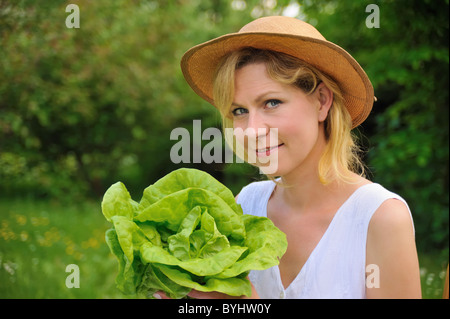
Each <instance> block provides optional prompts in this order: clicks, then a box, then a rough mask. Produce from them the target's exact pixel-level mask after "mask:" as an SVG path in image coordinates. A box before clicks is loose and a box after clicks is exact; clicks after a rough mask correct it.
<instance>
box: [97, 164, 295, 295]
mask: <svg viewBox="0 0 450 319" xmlns="http://www.w3.org/2000/svg"><path fill="white" fill-rule="evenodd" d="M102 212H103V215H104V216H105V218H106V219H107V220H108V221H110V222H111V223H112V224H113V227H112V228H111V229H109V230H108V231H107V232H106V242H107V244H108V246H109V247H110V250H111V252H112V253H113V254H114V255H115V256H116V257H117V259H118V261H119V272H118V275H117V277H116V284H117V287H118V288H119V289H120V290H121V291H122V292H123V293H125V294H135V293H136V294H138V295H139V296H143V297H148V298H151V297H152V296H153V294H154V293H155V292H156V291H160V290H161V291H164V292H165V293H166V294H167V295H168V296H169V297H171V298H182V297H185V296H186V295H187V294H188V293H189V292H190V291H191V289H196V290H199V291H203V292H210V291H218V292H222V293H225V294H228V295H231V296H241V295H247V296H249V295H250V294H251V284H250V282H249V281H248V279H247V278H246V277H247V275H248V273H249V271H250V270H263V269H267V268H270V267H272V266H274V265H277V264H278V262H279V258H281V256H282V255H283V254H284V252H285V251H286V248H287V241H286V236H285V234H284V233H282V232H281V231H280V230H279V229H278V228H276V227H275V226H274V225H273V223H272V222H271V221H270V220H269V219H268V218H263V217H255V216H252V215H244V214H243V213H242V209H241V207H240V206H239V205H238V204H237V203H236V202H235V199H234V196H233V194H232V193H231V191H230V190H229V189H228V188H226V187H225V186H224V185H223V184H221V183H220V182H218V181H217V180H216V179H214V178H213V177H212V176H210V175H209V174H207V173H205V172H202V171H199V170H195V169H185V168H183V169H179V170H176V171H173V172H171V173H170V174H168V175H166V176H165V177H163V178H161V179H160V180H159V181H157V182H156V183H155V184H153V185H151V186H149V187H147V188H146V189H145V190H144V193H143V197H142V199H141V201H140V202H139V203H137V202H135V201H133V200H132V199H131V197H130V194H129V193H128V191H127V189H126V188H125V186H124V185H123V184H122V183H121V182H117V183H115V184H113V185H112V186H111V187H110V188H109V189H108V190H107V191H106V193H105V195H104V197H103V201H102Z"/></svg>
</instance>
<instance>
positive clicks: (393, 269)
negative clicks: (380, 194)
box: [366, 198, 420, 298]
mask: <svg viewBox="0 0 450 319" xmlns="http://www.w3.org/2000/svg"><path fill="white" fill-rule="evenodd" d="M369 264H372V265H377V267H378V269H379V274H380V278H381V279H380V284H379V287H380V288H379V289H367V290H366V292H367V297H368V298H388V297H389V298H391V297H392V298H410V297H412V298H417V297H418V298H420V274H419V266H418V258H417V250H416V245H415V238H414V226H413V223H412V218H411V214H410V211H409V208H408V206H407V205H406V203H405V202H403V201H402V200H398V199H394V198H391V199H388V200H386V201H384V202H383V203H382V204H381V205H380V207H379V208H378V209H377V210H376V212H375V213H374V214H373V216H372V219H371V221H370V224H369V229H368V233H367V251H366V265H369Z"/></svg>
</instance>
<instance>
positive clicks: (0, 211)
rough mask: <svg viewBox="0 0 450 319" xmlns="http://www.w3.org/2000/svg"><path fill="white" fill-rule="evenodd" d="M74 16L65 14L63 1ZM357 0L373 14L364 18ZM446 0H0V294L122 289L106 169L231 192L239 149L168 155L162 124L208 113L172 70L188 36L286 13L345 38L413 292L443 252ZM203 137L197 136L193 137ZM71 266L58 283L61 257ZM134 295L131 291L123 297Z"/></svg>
mask: <svg viewBox="0 0 450 319" xmlns="http://www.w3.org/2000/svg"><path fill="white" fill-rule="evenodd" d="M72 3H73V4H76V5H78V7H79V11H80V28H67V27H66V23H65V22H66V18H67V17H68V16H69V15H70V14H71V13H70V12H66V7H67V5H69V4H72ZM369 4H377V5H378V7H379V12H380V15H379V22H380V25H379V28H368V27H367V26H366V18H367V17H368V16H369V15H370V14H371V13H370V12H366V7H367V5H369ZM448 6H449V3H448V0H434V1H431V0H422V1H419V0H408V1H406V0H396V1H393V0H384V1H375V0H371V1H370V0H369V1H365V0H359V1H353V0H339V1H338V0H330V1H322V0H309V1H291V0H278V1H277V0H232V1H231V0H230V1H225V0H213V1H200V0H178V1H175V0H173V1H171V0H166V1H150V0H140V1H139V0H134V1H131V0H115V1H107V0H95V1H92V0H69V1H62V0H53V1H36V0H33V1H32V0H15V1H10V0H0V298H122V297H124V296H122V295H121V294H120V293H119V292H118V291H117V290H116V288H115V285H114V279H115V276H116V274H117V262H116V260H115V259H114V257H113V256H112V255H111V254H110V253H109V249H108V247H107V246H106V244H105V241H104V233H105V231H106V230H107V229H108V228H109V227H110V226H109V225H108V223H107V222H106V220H105V219H104V218H103V216H102V214H101V209H100V203H101V199H102V195H103V194H104V192H105V191H106V189H107V188H108V187H109V186H110V185H111V184H112V183H114V182H116V181H118V180H120V181H122V182H124V183H125V185H126V186H127V188H128V189H129V190H130V192H131V194H132V197H133V198H134V199H135V200H137V201H139V200H140V198H141V196H142V191H143V189H144V188H145V187H147V186H149V185H150V184H152V183H154V182H155V181H156V180H157V179H159V178H160V177H162V176H164V175H165V174H167V173H169V172H170V171H172V170H175V169H177V168H180V167H195V168H198V169H202V170H204V171H207V172H209V173H210V174H212V175H213V176H214V177H216V178H218V179H219V180H220V181H221V182H223V183H224V184H225V185H226V186H228V187H229V188H230V189H231V190H232V191H233V192H234V193H235V194H237V193H238V192H239V190H240V189H241V188H242V187H243V186H245V185H246V184H248V183H249V182H251V181H254V180H256V179H260V178H261V176H260V175H259V174H258V171H257V170H255V169H254V168H252V167H250V166H248V165H245V164H206V163H198V164H183V163H180V164H173V163H172V162H171V160H170V149H171V147H172V146H173V145H174V144H175V143H176V142H177V141H173V140H170V138H169V136H170V133H171V131H172V130H173V129H174V128H176V127H184V128H186V129H188V130H189V131H192V125H193V120H194V119H201V121H202V129H203V130H204V129H205V128H208V127H218V128H220V117H219V114H218V112H216V110H215V109H214V108H213V107H212V106H210V105H209V104H208V103H207V102H205V101H203V100H202V99H201V98H199V97H198V96H197V95H195V93H193V91H192V90H191V89H190V87H189V86H188V85H187V83H186V82H185V80H184V78H183V76H182V74H181V70H180V66H179V62H180V58H181V56H182V55H183V53H184V52H185V51H186V50H187V49H189V48H190V47H192V46H193V45H195V44H198V43H201V42H204V41H206V40H209V39H211V38H214V37H217V36H220V35H222V34H225V33H230V32H235V31H237V30H239V29H240V27H242V26H243V25H244V24H246V23H248V22H250V21H251V20H253V19H255V18H258V17H261V16H267V15H288V16H292V17H297V18H300V19H303V20H305V21H307V22H310V23H311V24H313V25H315V26H316V27H317V28H318V29H319V30H320V31H321V33H322V34H323V35H324V36H325V37H326V38H327V39H328V40H330V41H332V42H335V43H337V44H339V45H340V46H341V47H343V48H345V49H346V50H347V51H349V52H350V53H351V54H352V55H353V56H354V57H355V58H356V59H357V60H358V61H359V63H360V64H361V65H362V66H363V68H364V69H365V70H366V72H367V74H368V75H369V77H370V78H371V80H372V83H373V85H374V88H375V95H376V96H377V98H378V101H377V102H376V103H375V105H374V108H373V112H372V114H371V116H370V117H369V119H368V120H367V121H366V122H365V123H364V124H363V125H362V126H360V127H359V128H358V129H357V130H355V133H356V134H357V135H359V136H360V138H361V143H362V144H363V146H364V149H365V151H366V152H365V155H364V157H365V161H366V163H367V166H368V167H369V169H370V175H369V178H370V179H371V180H373V181H375V182H378V183H381V184H383V185H384V186H385V187H386V188H388V189H390V190H392V191H394V192H396V193H398V194H400V195H401V196H403V197H404V198H405V199H406V200H407V201H408V203H409V205H410V208H411V210H412V213H413V217H414V221H415V227H416V240H417V246H418V251H419V259H420V266H421V277H422V287H423V288H422V289H423V295H424V297H425V298H441V296H442V288H443V280H444V276H445V270H446V267H447V264H448V243H449V238H448V231H449V224H448V217H449V214H448V211H449V189H448V180H449V165H448V164H449V158H448V150H449V144H448V142H449V140H448V128H449V114H448V109H449V97H448V92H449V90H448V87H449V76H448V75H449V72H448V71H449V52H448V35H449V34H448V30H449V16H448V15H449V13H448V12H449V8H448ZM207 143H209V141H203V144H207ZM69 264H76V265H78V266H79V269H80V288H67V286H66V284H65V282H66V278H67V276H69V275H70V273H68V272H66V271H65V270H66V266H67V265H69ZM131 297H133V296H131Z"/></svg>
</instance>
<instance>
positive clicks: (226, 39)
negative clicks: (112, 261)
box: [181, 16, 374, 127]
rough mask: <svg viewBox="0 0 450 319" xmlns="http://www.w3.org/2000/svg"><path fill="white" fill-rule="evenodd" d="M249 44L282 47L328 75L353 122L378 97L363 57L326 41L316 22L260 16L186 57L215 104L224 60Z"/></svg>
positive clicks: (195, 85) (187, 69) (196, 84)
mask: <svg viewBox="0 0 450 319" xmlns="http://www.w3.org/2000/svg"><path fill="white" fill-rule="evenodd" d="M244 47H253V48H257V49H267V50H272V51H278V52H283V53H286V54H289V55H291V56H294V57H297V58H299V59H301V60H303V61H305V62H306V63H308V64H310V65H312V66H314V67H316V68H317V69H318V70H320V71H322V72H323V73H325V74H327V75H329V76H330V77H331V78H332V79H334V80H335V81H336V83H337V84H338V85H339V87H340V89H341V91H342V94H343V96H344V100H345V106H346V107H347V109H348V111H349V113H350V115H351V117H352V121H353V127H356V126H358V125H359V124H361V123H362V122H363V121H364V120H365V119H366V118H367V116H368V115H369V113H370V110H371V109H372V105H373V101H374V93H373V87H372V84H371V83H370V80H369V78H368V77H367V75H366V73H365V72H364V70H363V69H362V68H361V66H360V65H359V64H358V62H356V60H355V59H354V58H353V57H352V56H351V55H350V54H349V53H348V52H347V51H345V50H344V49H342V48H341V47H339V46H337V45H336V44H334V43H332V42H329V41H327V40H326V39H325V38H324V37H323V36H322V35H321V34H320V32H319V31H317V30H316V29H315V28H314V27H313V26H312V25H310V24H308V23H306V22H303V21H301V20H298V19H295V18H290V17H283V16H271V17H264V18H259V19H256V20H254V21H252V22H250V23H249V24H247V25H245V26H244V27H243V28H242V29H241V30H239V32H237V33H230V34H226V35H224V36H221V37H218V38H216V39H213V40H210V41H207V42H205V43H202V44H199V45H197V46H194V47H193V48H191V49H189V50H188V51H187V52H186V53H185V54H184V56H183V58H182V59H181V69H182V71H183V74H184V77H185V78H186V81H187V82H188V83H189V85H190V86H191V87H192V89H193V90H194V91H195V92H196V93H197V94H198V95H199V96H200V97H202V98H203V99H205V100H206V101H208V102H209V103H211V104H212V105H214V101H213V94H212V92H213V78H214V73H215V70H216V67H217V65H218V63H219V61H220V60H221V59H222V58H223V57H224V56H225V55H226V54H228V53H230V52H232V51H236V50H239V49H241V48H244Z"/></svg>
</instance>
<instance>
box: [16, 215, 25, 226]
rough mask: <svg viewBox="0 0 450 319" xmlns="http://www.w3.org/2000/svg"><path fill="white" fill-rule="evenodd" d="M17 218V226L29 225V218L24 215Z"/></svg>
mask: <svg viewBox="0 0 450 319" xmlns="http://www.w3.org/2000/svg"><path fill="white" fill-rule="evenodd" d="M15 218H16V222H17V224H19V225H20V226H23V225H25V224H26V223H27V217H26V216H24V215H16V216H15Z"/></svg>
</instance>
